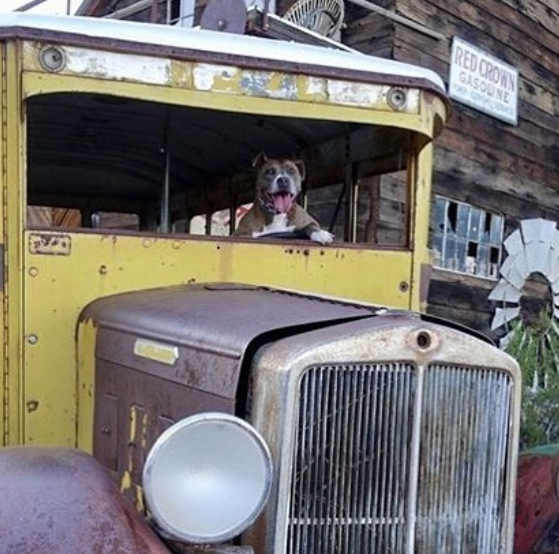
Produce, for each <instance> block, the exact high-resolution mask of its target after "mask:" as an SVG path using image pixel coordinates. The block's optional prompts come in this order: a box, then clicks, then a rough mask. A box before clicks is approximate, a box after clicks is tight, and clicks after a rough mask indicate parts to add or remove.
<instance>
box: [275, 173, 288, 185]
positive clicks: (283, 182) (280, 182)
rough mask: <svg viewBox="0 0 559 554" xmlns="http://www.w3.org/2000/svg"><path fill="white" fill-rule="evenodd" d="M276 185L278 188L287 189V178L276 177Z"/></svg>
mask: <svg viewBox="0 0 559 554" xmlns="http://www.w3.org/2000/svg"><path fill="white" fill-rule="evenodd" d="M276 184H277V185H278V187H288V186H289V179H288V178H287V177H283V176H281V175H278V178H277V179H276Z"/></svg>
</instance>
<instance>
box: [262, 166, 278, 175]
mask: <svg viewBox="0 0 559 554" xmlns="http://www.w3.org/2000/svg"><path fill="white" fill-rule="evenodd" d="M264 173H265V174H266V175H268V177H271V176H272V175H275V174H276V170H275V169H274V168H273V167H269V168H268V169H267V170H266V171H265V172H264Z"/></svg>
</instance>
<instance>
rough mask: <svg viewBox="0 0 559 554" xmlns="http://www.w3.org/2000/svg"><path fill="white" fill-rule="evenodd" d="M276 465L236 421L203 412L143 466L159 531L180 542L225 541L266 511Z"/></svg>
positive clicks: (181, 425)
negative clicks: (265, 506)
mask: <svg viewBox="0 0 559 554" xmlns="http://www.w3.org/2000/svg"><path fill="white" fill-rule="evenodd" d="M271 482H272V460H271V457H270V452H269V450H268V447H267V445H266V443H265V442H264V440H263V439H262V437H261V436H260V435H259V434H258V432H257V431H256V430H255V429H254V428H253V427H252V426H251V425H249V424H248V423H246V422H245V421H243V420H242V419H239V418H238V417H235V416H232V415H228V414H222V413H205V414H199V415H195V416H192V417H188V418H186V419H183V420H182V421H179V422H177V423H175V424H174V425H173V426H172V427H170V428H169V429H167V430H166V431H165V432H164V433H163V434H162V435H161V436H160V437H159V438H158V439H157V441H156V442H155V444H154V445H153V448H152V449H151V451H150V453H149V455H148V458H147V461H146V464H145V466H144V475H143V486H144V494H145V497H146V503H147V506H148V508H149V510H150V512H151V515H152V517H153V518H154V520H155V522H156V524H157V525H158V526H159V528H160V529H161V530H162V531H163V532H164V533H166V534H167V535H168V536H169V537H171V538H172V539H175V540H179V541H188V542H196V543H210V542H219V541H226V540H229V539H231V538H233V537H234V536H236V535H238V534H240V533H242V532H243V531H244V530H245V529H246V528H247V527H248V526H249V525H251V524H252V523H253V522H254V520H255V519H256V518H257V517H258V515H259V514H260V512H261V511H262V509H263V507H264V505H265V503H266V500H267V498H268V494H269V492H270V486H271Z"/></svg>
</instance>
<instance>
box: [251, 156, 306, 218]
mask: <svg viewBox="0 0 559 554" xmlns="http://www.w3.org/2000/svg"><path fill="white" fill-rule="evenodd" d="M253 166H254V167H255V168H256V170H257V176H256V195H257V200H258V202H259V203H260V205H261V206H262V207H263V208H264V209H265V210H266V211H267V212H269V213H273V214H282V213H287V212H288V211H289V210H290V209H291V208H292V207H293V203H294V202H295V199H296V198H297V196H298V195H299V193H300V192H301V183H302V181H303V179H304V178H305V164H304V163H303V162H302V161H301V160H289V159H268V158H267V157H266V155H265V154H259V155H258V156H257V157H256V158H255V159H254V162H253Z"/></svg>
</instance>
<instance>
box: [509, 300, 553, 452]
mask: <svg viewBox="0 0 559 554" xmlns="http://www.w3.org/2000/svg"><path fill="white" fill-rule="evenodd" d="M506 351H507V352H508V353H509V354H510V355H511V356H513V357H514V358H516V360H517V361H518V363H519V365H520V368H521V370H522V380H523V388H522V415H521V422H520V448H521V449H522V450H524V449H526V448H531V447H533V446H539V445H542V444H549V443H554V442H559V327H558V325H557V322H556V321H555V320H554V319H553V318H552V317H550V315H549V314H548V313H547V312H546V311H543V312H541V313H540V314H539V317H538V318H537V319H536V321H535V322H533V323H532V324H531V325H529V326H528V325H525V324H524V323H523V322H522V321H518V322H516V324H515V325H514V327H513V334H512V337H511V340H510V341H509V344H508V345H507V347H506Z"/></svg>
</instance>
